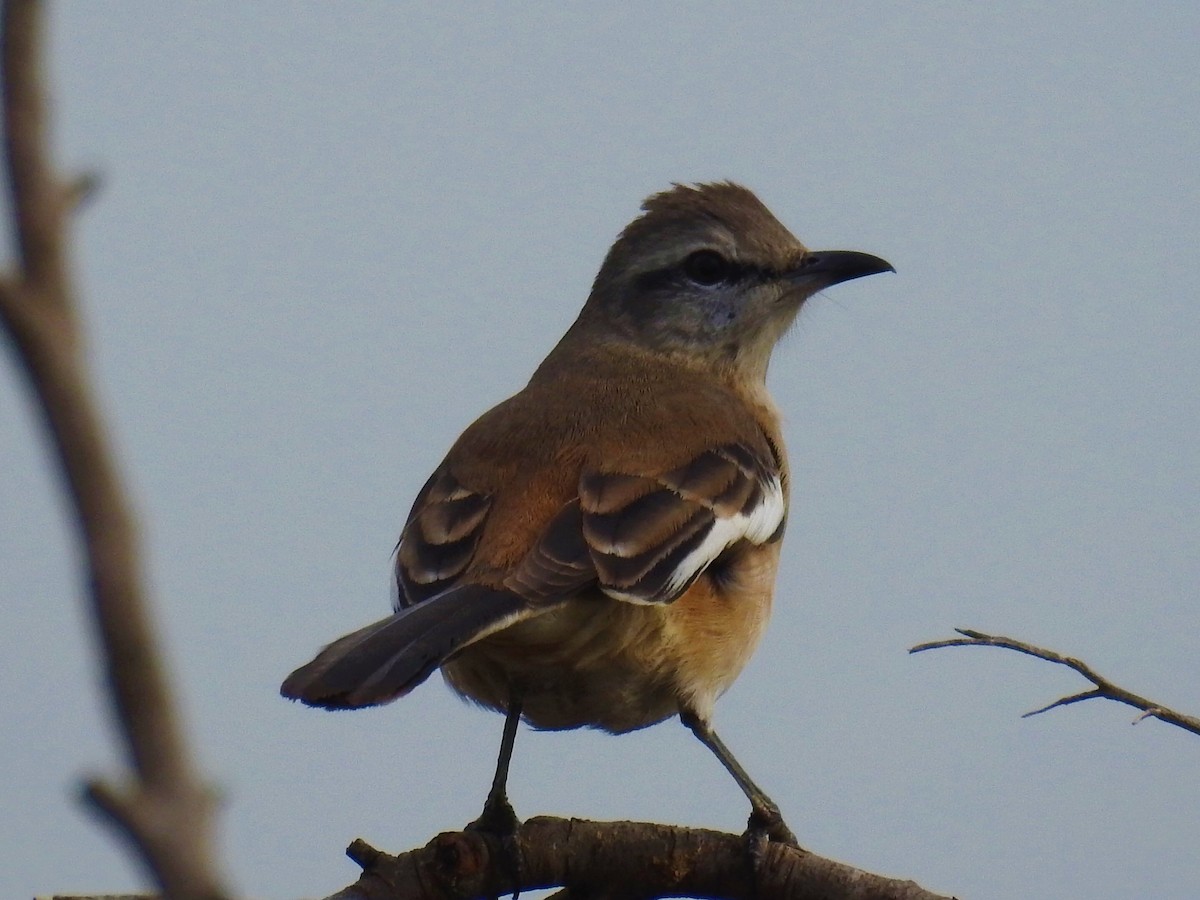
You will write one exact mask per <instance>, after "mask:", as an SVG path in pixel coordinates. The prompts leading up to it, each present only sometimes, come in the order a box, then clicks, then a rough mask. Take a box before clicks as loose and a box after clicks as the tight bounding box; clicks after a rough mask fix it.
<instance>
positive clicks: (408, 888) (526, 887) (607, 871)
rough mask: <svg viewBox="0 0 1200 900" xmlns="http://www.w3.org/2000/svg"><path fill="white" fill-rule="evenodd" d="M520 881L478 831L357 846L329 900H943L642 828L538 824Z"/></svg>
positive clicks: (523, 840) (820, 863)
mask: <svg viewBox="0 0 1200 900" xmlns="http://www.w3.org/2000/svg"><path fill="white" fill-rule="evenodd" d="M517 847H518V853H519V854H520V858H521V865H520V872H521V875H520V880H519V882H517V881H514V879H513V876H512V874H511V868H512V867H511V866H509V865H506V861H505V857H504V851H503V848H502V847H501V844H500V842H499V841H498V840H497V839H495V838H493V837H492V836H490V835H487V834H484V833H481V832H477V831H462V832H447V833H444V834H439V835H438V836H437V837H435V838H434V839H433V840H432V841H430V842H429V843H428V844H426V845H425V846H424V847H421V848H418V849H415V850H410V851H408V852H407V853H401V854H399V855H397V856H391V855H389V854H386V853H383V852H381V851H379V850H376V849H375V848H373V847H371V846H370V845H369V844H367V843H366V842H364V841H361V840H359V841H355V842H354V843H353V844H351V845H350V847H349V848H348V849H347V851H346V853H347V855H348V856H350V858H351V859H353V860H354V861H355V862H356V863H357V864H358V865H359V866H361V867H362V869H363V872H362V875H361V877H360V878H359V879H358V881H357V882H355V883H354V884H353V885H350V886H349V887H347V888H344V889H343V890H341V891H339V892H338V893H337V894H335V895H333V897H330V898H328V900H401V898H404V900H424V898H438V900H447V898H468V897H497V896H502V895H504V894H509V893H512V892H513V891H530V890H537V889H544V888H555V887H561V888H563V889H564V891H563V892H560V895H561V896H566V897H621V898H627V900H642V898H645V900H649V898H655V897H676V896H688V897H714V898H728V900H752V898H753V900H773V898H785V897H792V898H794V897H821V898H822V900H946V898H945V897H942V896H941V895H938V894H932V893H930V892H929V891H926V890H925V889H923V888H921V887H920V886H919V885H917V884H915V883H914V882H911V881H901V880H898V879H893V878H885V877H883V876H881V875H873V874H871V873H869V872H864V871H862V870H861V869H855V868H853V867H851V866H847V865H845V864H843V863H839V862H835V861H833V860H830V859H825V858H822V857H820V856H817V855H816V854H814V853H809V852H807V851H804V850H797V849H794V848H791V847H785V846H783V845H780V844H769V845H767V848H766V850H765V852H764V854H763V856H762V857H761V861H760V862H759V863H758V865H757V866H752V864H751V862H750V855H749V853H748V852H747V846H746V843H745V840H744V838H743V837H742V836H740V835H734V834H723V833H721V832H716V831H707V830H703V829H698V828H683V827H680V826H673V825H658V824H652V823H646V822H588V821H583V820H579V819H561V818H552V817H548V816H540V817H537V818H533V819H529V820H528V821H527V822H525V823H524V824H523V825H522V826H521V828H520V832H519V833H518V836H517Z"/></svg>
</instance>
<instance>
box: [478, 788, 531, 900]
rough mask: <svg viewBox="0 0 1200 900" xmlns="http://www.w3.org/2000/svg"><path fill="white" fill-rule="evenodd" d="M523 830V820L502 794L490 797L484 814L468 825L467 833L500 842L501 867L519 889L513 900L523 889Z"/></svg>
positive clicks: (514, 893) (515, 892)
mask: <svg viewBox="0 0 1200 900" xmlns="http://www.w3.org/2000/svg"><path fill="white" fill-rule="evenodd" d="M520 828H521V820H520V819H518V818H517V813H516V810H514V809H513V808H512V804H511V803H509V802H508V797H506V796H505V795H504V794H500V795H499V796H497V797H490V796H489V797H488V799H487V803H485V804H484V805H483V812H481V813H480V814H479V818H477V819H476V820H475V821H474V822H471V823H470V824H469V825H467V828H466V830H467V831H475V832H483V833H484V834H489V835H492V836H493V837H495V838H497V839H498V840H499V842H500V860H499V863H500V867H501V868H502V869H503V871H504V874H505V875H507V876H508V877H509V878H510V879H511V881H512V883H513V884H514V885H516V886H517V887H515V888H514V890H513V895H512V896H513V900H517V898H518V897H519V896H520V893H521V889H520V884H521V870H522V866H521V847H520V843H519V842H518V841H517V833H518V831H519V830H520Z"/></svg>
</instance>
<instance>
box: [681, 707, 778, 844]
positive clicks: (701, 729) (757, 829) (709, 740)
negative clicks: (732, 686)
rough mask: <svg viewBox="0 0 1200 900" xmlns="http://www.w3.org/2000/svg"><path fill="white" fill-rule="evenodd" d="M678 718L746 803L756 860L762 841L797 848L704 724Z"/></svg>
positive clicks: (767, 801) (692, 717) (687, 715)
mask: <svg viewBox="0 0 1200 900" xmlns="http://www.w3.org/2000/svg"><path fill="white" fill-rule="evenodd" d="M679 718H680V721H682V722H683V724H684V725H686V726H687V727H688V728H690V729H691V731H692V734H694V735H695V736H696V737H697V738H699V739H700V743H702V744H703V745H704V746H705V747H707V748H708V749H709V750H711V751H712V753H713V756H715V757H716V758H717V759H719V760H720V761H721V765H723V766H724V767H725V771H726V772H728V773H729V774H730V775H732V776H733V780H734V781H736V782H737V785H738V787H740V788H741V789H742V793H743V794H745V795H746V798H747V799H748V800H749V801H750V820H749V822H748V823H747V827H746V838H747V840H748V841H749V842H750V845H751V852H752V853H754V854H755V855H756V856H757V855H758V854H759V853H761V849H762V847H761V845H762V843H763V842H764V841H766V840H771V841H776V842H778V843H781V844H787V845H789V846H791V847H799V846H800V844H799V843H797V841H796V836H795V835H794V834H792V831H791V829H790V828H788V827H787V824H786V823H785V822H784V821H783V816H782V815H781V814H780V812H779V807H778V806H777V805H776V804H775V801H774V800H772V799H771V798H770V797H768V796H767V795H766V793H765V792H764V791H763V789H762V788H760V787H759V786H758V785H757V784H755V783H754V779H752V778H751V777H750V775H749V774H748V773H747V772H746V770H745V769H743V768H742V764H741V763H739V762H738V761H737V760H736V759H735V758H734V756H733V754H732V753H730V752H729V748H728V747H726V746H725V742H724V741H722V740H721V739H720V738H719V737H717V733H716V732H715V731H713V729H712V726H711V725H710V724H709V723H708V721H707V720H705V719H702V718H701V717H700V716H698V715H697V714H696V713H694V712H691V711H688V710H685V711H683V712H680V714H679Z"/></svg>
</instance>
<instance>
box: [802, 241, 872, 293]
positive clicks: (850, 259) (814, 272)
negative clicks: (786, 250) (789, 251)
mask: <svg viewBox="0 0 1200 900" xmlns="http://www.w3.org/2000/svg"><path fill="white" fill-rule="evenodd" d="M895 271H896V270H895V269H894V268H893V267H892V264H891V263H890V262H888V261H887V260H886V259H880V258H879V257H878V256H872V255H871V254H870V253H860V252H859V251H857V250H813V251H811V252H809V253H808V254H807V255H806V256H805V257H804V258H803V259H802V260H800V263H799V264H798V265H797V266H796V267H795V268H794V269H792V270H791V271H790V272H788V275H787V277H788V279H789V280H790V281H792V282H795V283H796V284H818V285H819V287H818V288H817V289H818V290H819V289H820V288H825V287H829V286H830V285H833V284H841V283H842V282H843V281H851V280H853V279H855V278H863V277H865V276H867V275H878V274H879V273H880V272H895Z"/></svg>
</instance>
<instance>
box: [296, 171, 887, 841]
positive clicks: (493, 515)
mask: <svg viewBox="0 0 1200 900" xmlns="http://www.w3.org/2000/svg"><path fill="white" fill-rule="evenodd" d="M894 271H895V270H894V268H893V267H892V266H891V264H890V263H888V262H887V261H885V260H883V259H881V258H879V257H877V256H873V255H871V254H868V253H863V252H858V251H847V250H835V251H813V250H809V249H808V248H807V247H805V246H804V245H803V244H802V243H800V241H799V240H797V239H796V238H795V237H794V236H793V235H792V233H791V232H790V231H789V230H788V229H787V228H786V227H785V226H784V225H783V224H782V223H781V222H780V221H779V220H778V219H777V218H776V217H775V216H774V215H773V214H772V213H771V212H770V211H769V210H768V209H767V207H766V206H765V205H764V204H763V203H762V202H761V201H760V200H759V199H758V197H757V196H755V194H754V193H752V192H751V191H750V190H749V189H748V188H746V187H743V186H741V185H738V184H735V183H733V182H729V181H724V182H710V183H699V184H675V185H673V186H672V187H671V188H670V189H668V190H665V191H662V192H660V193H657V194H654V195H652V196H650V197H648V198H647V199H646V200H645V201H644V202H643V204H642V207H641V211H640V215H639V216H638V217H637V218H635V219H634V220H633V221H632V222H631V223H630V224H629V225H628V226H626V227H625V229H624V230H623V231H622V232H621V233H620V234H619V236H618V237H617V239H616V242H615V243H614V244H613V246H612V247H611V249H610V250H609V251H608V253H607V255H606V256H605V258H604V260H603V263H602V265H601V267H600V270H599V273H598V274H597V275H596V278H595V280H594V282H593V284H592V288H591V291H590V293H589V295H588V297H587V300H586V302H585V303H584V305H583V308H582V310H581V312H580V313H579V315H578V318H577V319H576V320H575V322H574V324H572V325H571V326H570V328H569V329H568V330H567V332H566V333H565V335H564V336H563V337H562V338H561V340H560V341H559V342H558V344H557V345H556V346H555V347H554V348H553V349H552V350H551V351H550V353H549V355H548V356H546V358H545V359H544V360H543V362H542V363H541V364H540V365H539V366H538V367H537V369H536V370H535V372H534V373H533V376H532V378H531V379H530V380H529V382H528V384H527V385H526V386H525V387H524V388H523V389H522V390H520V391H519V392H518V393H516V394H515V395H514V396H512V397H510V398H509V399H507V400H505V401H503V402H501V403H500V404H499V405H497V406H495V407H494V408H492V409H491V410H489V411H488V412H486V413H484V414H483V415H482V416H480V417H479V418H478V419H477V420H476V421H475V422H474V423H473V424H471V425H470V426H469V427H468V428H467V429H466V430H465V431H464V432H463V433H462V435H461V436H460V437H459V438H458V440H457V441H456V442H455V443H454V445H453V446H452V447H451V449H450V451H449V453H447V455H446V457H445V459H444V460H443V462H442V463H441V464H440V465H439V466H438V467H437V468H436V469H435V470H434V472H433V474H432V475H431V476H430V478H429V480H428V481H426V483H425V485H424V487H422V488H421V490H420V492H419V493H418V494H417V497H416V500H415V502H414V504H413V506H412V511H411V512H410V513H409V516H408V519H407V521H406V523H405V524H404V526H403V529H402V531H401V535H400V539H399V543H398V545H397V549H396V553H395V580H396V587H397V594H398V597H397V599H396V601H395V605H394V611H393V613H392V614H391V615H390V616H388V617H386V618H384V619H382V620H380V621H377V622H375V623H373V624H370V625H367V626H366V627H363V628H360V629H358V630H357V631H353V632H351V633H349V634H347V635H345V636H344V637H341V638H339V639H337V640H335V641H334V642H333V643H331V644H329V645H328V646H326V647H325V648H324V649H323V650H321V651H320V652H319V653H318V654H317V656H316V657H315V658H314V659H313V660H312V661H311V662H309V663H307V664H305V665H303V666H301V667H300V668H298V669H297V670H296V671H294V672H293V673H292V674H291V675H289V676H288V678H287V679H286V680H285V681H284V682H283V686H282V688H281V693H282V694H283V696H284V697H287V698H290V699H293V700H299V701H301V702H302V703H304V704H307V705H308V706H313V707H318V708H324V709H330V710H342V709H355V708H360V707H370V706H377V705H380V704H384V703H389V702H391V701H393V700H396V699H397V698H400V697H403V696H404V695H406V694H408V693H409V692H410V691H412V690H413V689H414V688H416V687H417V686H418V685H419V684H421V683H422V682H424V681H425V680H426V679H427V678H428V677H429V676H430V675H431V674H432V673H433V672H434V670H436V669H441V672H442V675H443V677H444V679H445V681H446V682H447V683H448V684H449V686H450V687H451V688H452V689H453V690H454V691H455V692H457V693H458V694H460V695H461V696H462V697H464V698H466V699H468V700H470V701H474V702H475V703H477V704H481V705H482V706H484V707H487V708H490V709H492V710H495V711H497V712H499V713H501V714H503V715H504V716H505V723H504V729H503V735H502V740H501V747H500V752H499V755H498V758H497V764H496V771H495V775H494V777H493V780H492V785H491V788H490V790H489V792H488V795H487V799H486V802H485V804H484V809H483V813H482V814H481V815H480V817H479V818H478V819H477V820H476V821H475V822H474V823H472V824H473V825H474V826H476V827H479V828H482V829H487V830H490V831H492V832H495V833H500V834H513V833H515V829H516V828H517V827H518V826H519V820H518V819H517V818H516V815H515V812H514V810H513V808H512V806H511V804H510V803H509V800H508V796H507V779H508V770H509V765H510V761H511V758H512V751H513V744H514V741H515V737H516V733H517V730H518V725H519V723H520V722H522V721H524V722H525V723H527V724H528V725H530V726H532V727H534V728H536V729H546V730H560V729H574V728H584V727H590V728H595V729H600V730H602V731H606V732H610V733H613V734H623V733H626V732H631V731H634V730H637V729H641V728H645V727H647V726H650V725H654V724H656V723H659V722H662V721H664V720H667V719H670V718H672V717H676V716H677V717H678V718H679V719H680V721H681V722H682V723H683V724H684V725H686V726H687V727H688V728H689V729H690V730H691V731H692V733H693V734H694V735H695V736H696V737H697V738H698V739H699V740H700V741H701V743H702V744H703V745H704V746H705V747H707V748H708V749H709V750H710V751H711V752H712V754H713V755H714V756H715V757H716V758H717V760H718V761H719V762H720V764H721V765H722V766H723V767H724V768H725V769H726V770H727V771H728V773H729V774H730V775H731V776H732V777H733V779H734V780H735V781H736V783H737V785H738V787H739V788H740V789H741V790H742V792H743V793H744V794H745V795H746V798H747V799H748V800H749V802H750V808H751V813H750V817H749V820H748V823H747V834H748V835H753V836H756V837H757V838H759V839H760V840H771V841H779V842H783V843H789V844H793V845H795V844H796V838H795V835H794V834H793V833H792V831H791V830H790V829H789V828H788V827H787V825H786V823H785V822H784V819H783V816H782V814H781V812H780V809H779V807H778V805H777V804H776V803H775V802H774V801H773V800H771V798H770V797H769V796H768V795H767V794H766V793H765V792H764V791H763V789H762V788H760V787H759V786H758V784H756V783H755V782H754V781H753V780H752V779H751V777H750V775H749V774H748V773H747V772H746V770H745V769H744V768H743V767H742V766H741V764H740V763H739V762H738V761H737V759H736V758H735V757H734V755H733V753H732V752H731V751H730V750H729V748H728V747H727V745H726V744H725V743H724V742H723V741H722V740H721V738H720V737H718V735H717V733H716V731H715V730H714V728H713V711H714V705H715V703H716V700H717V698H718V697H719V696H720V695H721V694H722V693H724V691H725V690H726V689H727V688H728V687H729V686H730V685H731V684H732V683H733V681H734V679H735V678H736V677H737V676H738V674H739V673H740V672H741V670H742V668H743V667H744V666H745V665H746V663H747V661H748V660H749V659H750V657H751V654H752V653H753V652H754V650H755V647H756V645H757V644H758V642H759V639H760V638H761V636H762V634H763V632H764V629H765V627H766V624H767V620H768V617H769V614H770V611H771V606H772V598H773V594H774V587H775V578H776V571H777V569H778V566H779V561H780V548H781V539H782V537H783V532H784V528H785V525H786V523H787V514H788V503H789V495H790V489H791V480H790V476H789V469H788V461H787V455H786V452H785V448H784V440H783V435H782V429H781V424H780V413H779V410H778V409H777V407H776V405H775V403H774V401H773V400H772V398H771V396H770V395H769V393H768V391H767V387H766V376H767V368H768V364H769V362H770V359H771V353H772V350H773V349H774V348H775V346H776V344H777V342H778V341H779V339H780V338H781V337H782V336H783V334H784V333H785V332H786V331H787V330H788V328H789V326H790V325H791V324H792V322H793V320H794V319H795V318H796V316H797V313H798V312H799V310H800V308H801V306H802V305H803V304H804V302H805V301H806V300H807V299H808V298H809V297H811V296H812V295H813V294H815V293H817V292H818V291H821V290H823V289H825V288H828V287H830V286H832V285H835V284H839V283H841V282H845V281H849V280H851V279H855V278H861V277H863V276H868V275H874V274H878V273H883V272H894Z"/></svg>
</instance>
